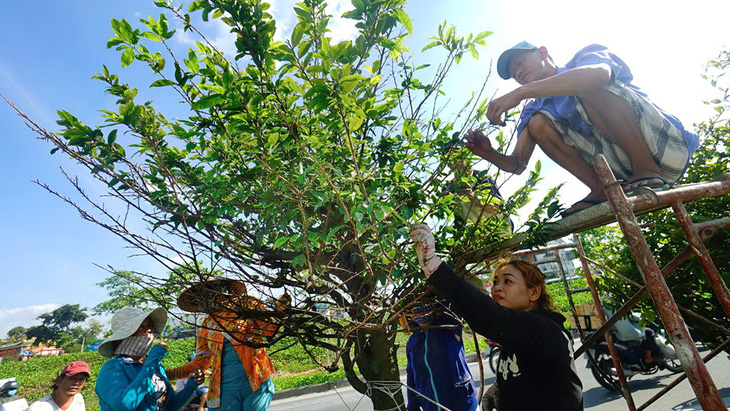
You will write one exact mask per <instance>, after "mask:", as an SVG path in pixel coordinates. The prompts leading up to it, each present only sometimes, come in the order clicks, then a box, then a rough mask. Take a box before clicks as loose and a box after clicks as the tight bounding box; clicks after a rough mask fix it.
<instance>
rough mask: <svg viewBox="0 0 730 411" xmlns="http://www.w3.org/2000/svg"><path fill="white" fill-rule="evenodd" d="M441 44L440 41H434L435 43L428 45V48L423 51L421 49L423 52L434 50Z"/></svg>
mask: <svg viewBox="0 0 730 411" xmlns="http://www.w3.org/2000/svg"><path fill="white" fill-rule="evenodd" d="M439 44H441V42H440V41H434V42H431V43H428V44H427V45H426V47H424V48H423V49H421V51H426V50H428V49H432V48H434V47H436V46H438V45H439Z"/></svg>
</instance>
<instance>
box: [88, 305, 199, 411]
mask: <svg viewBox="0 0 730 411" xmlns="http://www.w3.org/2000/svg"><path fill="white" fill-rule="evenodd" d="M165 323H167V312H166V311H165V310H164V309H163V308H157V309H156V310H153V311H152V312H149V313H148V312H144V311H142V310H140V309H138V308H134V307H124V308H122V309H121V310H119V311H117V312H116V313H115V314H114V316H113V317H112V321H111V328H112V335H111V336H110V337H109V338H107V339H106V340H104V342H103V343H101V345H100V346H99V349H98V351H99V354H101V355H102V356H104V357H113V358H111V359H110V360H109V361H107V362H106V363H105V364H104V365H103V366H102V367H101V371H99V375H98V376H97V378H96V387H95V391H96V394H97V395H98V396H99V405H100V406H101V409H102V411H107V410H114V411H126V410H129V411H132V410H149V411H157V410H165V411H177V410H180V409H182V408H183V407H184V406H185V405H186V404H187V403H188V402H189V401H190V399H191V398H192V396H193V394H194V392H195V388H197V386H198V385H199V384H200V383H202V382H203V379H204V376H203V374H202V373H201V372H200V371H195V372H193V373H191V374H190V378H189V379H188V382H187V384H186V385H185V388H183V389H182V391H180V392H175V390H174V389H173V387H172V385H171V384H170V381H169V379H168V378H167V375H166V374H165V370H164V369H163V368H162V359H163V358H164V357H165V355H167V346H166V345H165V344H164V343H160V344H157V345H155V346H153V345H152V344H153V341H154V339H155V335H160V334H161V333H162V330H164V328H165Z"/></svg>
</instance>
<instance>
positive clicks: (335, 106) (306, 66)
mask: <svg viewBox="0 0 730 411" xmlns="http://www.w3.org/2000/svg"><path fill="white" fill-rule="evenodd" d="M156 4H157V5H158V6H160V7H162V8H163V9H165V13H167V14H165V13H163V14H161V15H160V17H159V18H154V17H150V18H148V19H143V20H141V25H140V26H139V27H134V26H132V24H130V23H129V22H127V21H126V20H112V27H113V29H114V32H115V36H114V37H113V38H112V39H110V40H109V42H108V43H107V45H108V47H110V48H114V49H116V50H117V51H119V52H120V53H121V64H122V66H123V67H126V66H129V65H131V64H133V63H135V64H139V63H143V64H146V65H147V66H148V67H149V69H150V70H151V73H152V75H154V76H155V78H154V81H152V82H151V84H149V85H150V86H151V87H156V88H159V91H161V92H163V93H164V92H165V91H166V92H168V93H169V94H168V95H169V96H172V98H175V99H176V100H177V101H183V102H184V104H185V105H186V108H187V110H186V114H184V116H183V118H182V119H180V120H171V119H170V118H168V117H167V116H165V115H163V113H161V112H159V111H158V110H156V109H155V106H154V105H153V104H152V102H149V101H146V102H142V103H139V102H138V101H137V100H138V99H139V98H140V96H139V95H140V91H139V90H138V89H136V88H133V87H131V86H130V85H128V84H126V83H125V82H123V81H122V80H120V77H119V76H118V75H116V74H113V73H111V72H110V71H109V70H108V68H107V67H103V69H102V71H101V72H100V73H98V74H97V75H96V76H95V78H96V79H98V80H100V81H102V82H104V83H105V84H106V87H107V89H106V91H107V93H108V94H110V95H111V96H113V97H114V98H115V99H116V106H115V108H114V109H107V110H103V111H102V112H103V117H104V118H105V121H106V124H105V125H104V127H103V128H100V127H92V126H88V125H86V124H84V123H83V122H82V121H80V120H79V119H77V118H76V117H74V116H73V115H72V114H70V113H68V112H65V111H59V115H60V117H61V119H60V120H59V122H58V123H59V124H60V125H61V126H62V128H63V129H62V131H61V132H59V133H58V134H53V133H49V132H46V131H45V130H42V129H41V128H38V131H39V133H40V135H41V137H42V138H44V139H46V140H48V141H50V142H52V143H53V144H54V145H55V148H54V149H53V150H52V151H53V152H57V151H58V152H62V153H65V154H66V155H68V156H69V157H70V158H72V159H74V160H75V161H77V162H78V163H80V164H81V165H83V166H85V167H87V168H88V170H89V171H90V172H91V174H92V175H93V176H94V177H96V178H97V179H98V180H99V181H101V182H102V183H103V184H105V185H106V186H107V187H108V189H109V193H108V196H107V197H106V198H105V201H109V198H115V199H117V200H119V201H120V202H122V203H123V204H124V205H126V206H127V207H128V209H129V210H130V211H131V212H134V213H136V214H134V216H135V218H139V219H142V220H143V221H144V222H145V223H146V224H147V225H148V226H149V227H150V228H151V229H150V231H147V232H141V231H135V230H132V229H131V228H130V226H131V224H130V223H129V222H130V221H131V218H132V217H130V216H128V215H124V216H117V215H115V214H113V213H111V212H109V211H108V208H106V207H104V206H103V205H101V204H100V202H99V200H98V199H94V198H91V197H89V196H88V195H86V192H85V191H84V189H83V187H81V186H80V185H79V182H78V180H76V179H73V178H69V181H70V182H71V184H73V185H74V186H75V187H76V189H77V190H78V191H79V193H81V195H82V196H83V197H84V198H85V199H86V200H88V201H89V202H90V204H91V206H90V207H87V208H85V207H82V206H81V205H79V204H76V203H75V202H73V201H72V200H71V199H69V198H68V197H64V196H60V195H59V196H60V197H61V198H63V199H65V200H66V201H68V202H69V203H70V204H72V205H73V206H74V207H77V208H78V209H79V210H80V211H82V212H81V215H82V218H84V219H86V220H89V221H92V222H94V223H97V224H99V225H101V226H103V227H104V228H106V229H108V230H110V231H112V232H114V233H115V234H117V235H119V236H120V237H121V238H123V239H124V240H126V241H127V242H128V243H129V244H130V245H131V246H132V247H133V248H136V249H138V250H141V251H142V252H144V253H146V254H149V255H151V256H152V257H154V258H155V259H157V261H159V262H160V263H161V264H162V265H164V266H165V267H166V268H167V269H168V270H170V271H173V270H172V269H173V268H174V267H183V266H188V267H193V268H192V270H191V272H192V274H193V278H194V279H195V280H205V279H207V278H211V277H214V276H216V275H219V274H222V275H225V276H228V277H231V278H239V279H241V280H243V281H244V282H245V283H246V285H247V287H248V291H249V293H251V294H252V295H255V296H258V297H260V298H261V299H262V300H263V301H264V302H265V303H266V304H268V310H267V311H266V312H253V311H250V310H245V309H243V308H241V309H240V310H239V314H240V315H247V316H260V317H266V318H268V319H269V320H270V321H272V322H275V323H277V324H279V325H280V327H279V329H278V331H277V332H276V333H275V334H274V335H273V336H271V337H270V338H269V339H268V340H266V341H265V342H263V344H264V345H269V344H272V343H274V342H276V341H279V340H280V339H282V338H284V337H291V338H292V339H293V341H296V342H297V344H300V345H302V346H303V347H304V348H305V349H308V348H307V347H320V348H324V349H326V350H329V351H331V352H333V353H334V355H332V357H330V358H331V359H332V360H331V361H330V362H326V363H325V362H324V361H325V360H323V359H321V358H315V360H318V361H319V363H320V364H321V365H322V366H323V367H325V368H326V369H329V370H334V369H336V368H337V367H339V366H340V364H342V365H344V368H345V373H346V375H347V378H348V380H349V381H350V383H351V384H352V385H353V387H354V388H355V389H357V390H358V391H360V392H362V393H367V394H368V395H370V396H371V399H372V401H373V403H374V405H375V408H376V409H391V408H393V407H394V406H400V405H402V403H403V398H402V396H401V394H400V390H398V393H397V394H395V397H391V396H390V395H389V394H388V393H386V392H383V391H382V390H381V389H379V388H380V387H379V386H378V385H377V383H376V382H379V381H399V373H398V364H397V357H396V351H397V346H396V344H395V336H396V333H397V332H398V326H397V319H398V317H399V316H400V315H401V314H402V313H403V312H404V310H406V309H407V307H408V305H409V304H411V303H413V301H414V300H416V299H417V298H419V295H420V294H421V292H422V288H423V285H422V274H421V272H420V269H419V268H418V266H417V264H416V262H415V259H414V257H413V252H412V250H411V247H410V245H409V244H408V242H407V227H408V226H409V225H410V224H412V223H420V222H427V223H429V224H430V225H432V226H433V227H435V232H436V236H437V241H438V249H439V250H444V252H445V253H447V254H448V255H444V258H446V259H447V260H449V261H450V262H451V263H452V265H453V266H454V267H455V269H456V270H457V271H458V272H460V273H462V274H464V275H467V274H468V273H469V271H470V270H472V269H473V267H474V266H475V265H477V264H476V263H479V261H475V260H474V259H473V258H470V257H469V256H470V255H474V254H473V252H474V251H475V250H480V249H483V248H485V247H491V246H493V245H494V244H497V243H498V242H499V241H501V240H502V239H503V236H504V235H505V230H504V227H505V218H504V215H509V214H510V213H511V212H514V210H516V209H518V208H520V207H522V206H524V205H525V204H526V203H527V202H529V200H530V193H531V192H532V190H534V187H535V185H536V184H537V182H538V181H539V179H540V177H539V165H538V169H537V170H536V171H535V172H532V173H531V174H530V175H529V179H528V181H527V183H526V184H525V185H524V187H522V188H520V189H519V190H518V191H517V192H516V193H515V194H514V195H513V196H512V197H511V198H509V199H507V200H506V201H505V202H503V203H500V202H498V201H496V199H495V198H494V197H493V194H492V192H491V191H490V190H488V189H486V190H480V189H477V188H476V187H474V189H473V190H470V189H469V186H474V184H475V178H474V177H473V176H472V174H471V173H470V172H469V171H468V170H467V169H465V168H463V167H458V166H457V165H458V164H460V163H462V162H471V161H473V160H474V159H472V158H471V156H470V153H469V152H468V151H467V150H465V149H463V148H462V147H461V139H460V135H461V134H462V133H463V132H464V131H465V130H466V129H468V128H471V127H477V126H478V125H479V123H480V122H483V121H484V113H485V107H486V100H485V99H482V97H481V96H480V93H476V94H475V95H474V96H473V97H472V98H471V99H470V100H469V101H466V102H464V104H463V106H462V108H461V109H460V111H459V112H458V113H457V114H456V115H455V116H452V118H450V119H449V120H445V119H442V118H441V117H440V113H441V112H442V110H443V109H444V107H443V105H442V104H441V103H440V102H439V100H438V98H439V97H440V96H441V95H442V94H443V89H442V87H443V82H444V80H445V78H446V77H447V74H448V73H449V72H450V70H452V69H453V67H454V65H455V64H457V63H458V62H459V61H460V60H461V59H462V58H463V57H464V56H465V55H467V56H468V55H471V56H473V57H478V55H479V54H478V51H477V47H479V46H484V45H485V44H486V43H485V39H486V37H487V36H488V35H489V34H491V33H489V32H484V33H479V34H476V35H472V34H469V35H467V36H466V37H460V36H458V35H457V33H456V30H455V28H454V27H448V26H447V25H446V24H445V23H444V24H443V25H441V26H440V27H439V30H438V34H437V35H436V36H434V37H432V40H433V41H432V42H431V43H430V44H429V45H428V46H427V47H426V48H425V49H424V51H425V50H427V49H431V48H434V49H438V50H443V52H442V54H441V55H440V57H434V56H433V54H431V53H433V51H432V52H429V55H430V57H428V61H429V62H432V61H433V60H434V59H436V58H438V59H440V62H439V63H438V64H418V63H417V62H414V60H415V57H413V56H412V55H410V54H408V49H407V47H406V46H405V40H406V38H407V36H408V34H409V32H410V31H411V30H412V22H411V20H410V18H409V16H408V15H407V14H406V12H405V11H404V10H403V6H404V1H403V0H379V1H373V0H353V2H352V5H353V10H351V11H348V12H346V13H345V14H344V17H345V18H348V19H352V20H355V22H356V27H357V29H358V32H357V34H356V36H355V39H354V40H351V41H350V40H348V41H341V42H334V41H333V40H332V38H331V35H330V34H329V29H328V25H329V24H330V21H331V18H332V17H331V16H330V15H328V14H327V13H326V12H325V4H324V2H323V1H322V0H305V1H303V2H301V3H298V4H297V5H296V7H295V9H294V11H295V12H296V16H297V19H298V21H297V24H296V25H295V26H294V28H293V31H292V33H291V35H290V37H289V38H288V39H286V40H285V41H281V42H280V41H275V40H274V33H275V30H276V23H275V21H274V20H273V19H272V18H271V15H270V14H269V13H268V12H267V10H268V8H269V6H268V4H266V3H264V2H261V1H258V0H237V1H234V0H205V1H194V2H193V3H191V4H190V7H189V11H188V13H191V14H188V13H186V12H184V11H183V10H182V9H181V8H180V9H179V8H175V7H173V6H171V5H169V4H167V3H165V2H163V1H158V2H156ZM168 15H170V16H173V18H178V19H180V21H182V22H183V25H184V29H183V30H184V31H185V32H187V33H186V35H187V36H191V35H193V36H198V40H199V41H198V42H197V43H196V46H195V48H193V49H191V50H188V51H187V52H185V53H182V54H180V53H177V52H176V51H175V50H173V49H174V47H173V43H172V41H171V39H172V38H173V37H174V36H175V35H177V34H178V33H176V31H175V30H171V29H170V27H169V24H168ZM210 18H218V19H220V20H221V21H222V22H223V23H225V24H226V25H228V26H229V27H230V31H231V32H232V33H233V34H235V36H236V40H235V46H236V50H237V52H236V55H235V60H228V59H226V58H225V56H224V55H223V54H221V53H220V52H219V51H218V50H217V49H216V48H215V47H214V46H213V45H212V44H211V43H210V42H208V40H207V39H206V38H205V37H204V36H203V35H202V34H201V32H200V31H198V29H197V28H196V25H198V24H201V23H200V22H199V20H198V19H202V20H203V21H208V20H209V19H210ZM434 51H435V50H434ZM425 76H428V77H429V78H430V80H423V77H425ZM482 90H483V87H482ZM120 131H121V132H120ZM487 131H489V130H487ZM491 131H494V129H491ZM493 137H495V138H496V140H497V141H498V142H499V144H500V146H502V148H504V146H506V145H508V144H510V143H511V142H512V140H511V139H509V138H507V137H506V136H503V135H502V134H501V133H499V134H497V135H496V136H493ZM452 171H453V173H452ZM46 188H47V189H48V190H49V191H50V192H52V193H54V194H55V193H56V192H55V191H53V190H52V189H51V188H50V187H47V186H46ZM556 195H557V190H552V191H551V192H550V194H549V195H548V197H547V198H546V199H545V200H544V201H543V202H542V203H541V207H540V208H539V209H538V210H536V212H535V213H533V214H532V215H531V217H530V224H529V228H530V229H531V230H534V231H538V230H540V229H541V227H543V225H544V223H545V221H547V220H549V219H550V218H552V217H554V216H555V214H556V212H557V211H558V208H559V207H558V204H557V202H556V200H555V198H556ZM485 204H492V205H494V206H495V207H497V209H498V211H499V212H497V213H483V212H477V213H467V214H466V215H470V216H471V217H470V218H465V219H458V220H457V219H456V218H455V212H456V211H457V210H462V209H463V207H468V206H469V205H472V206H475V207H477V208H478V209H480V210H481V209H482V206H483V205H485ZM462 215H464V214H462ZM135 226H139V225H135ZM181 262H184V263H181ZM208 264H210V265H211V266H213V267H215V269H216V270H219V271H215V272H211V271H206V270H202V269H200V267H203V266H206V267H207V266H208ZM135 275H136V274H135ZM132 279H134V280H132ZM169 280H170V281H173V282H175V284H177V285H184V284H186V283H189V282H190V281H191V280H190V279H183V278H179V277H175V276H173V277H171V278H170V279H169ZM151 281H152V279H151V278H150V277H139V278H137V277H133V276H131V275H129V276H126V277H117V278H116V279H114V280H110V281H109V282H105V283H102V284H104V285H102V286H105V287H107V288H109V289H111V290H115V291H119V292H120V294H119V295H120V296H122V297H125V296H127V295H128V294H125V293H127V292H136V290H134V289H131V288H128V287H129V286H130V283H134V284H137V285H141V284H145V285H146V286H147V288H153V287H154V286H155V285H156V283H154V284H150V282H151ZM284 292H286V293H287V294H288V295H290V296H291V297H292V301H291V303H290V304H289V307H288V308H287V309H286V310H285V311H284V312H274V310H273V308H274V307H273V304H274V303H273V301H274V300H275V298H277V297H278V296H279V295H281V294H282V293H284ZM168 297H172V298H174V295H172V294H171V295H169V296H168ZM125 298H126V297H125ZM133 298H135V299H136V298H138V296H137V295H136V294H135V296H134V297H133ZM143 301H147V300H143ZM166 301H171V300H166ZM323 306H329V307H330V308H331V310H329V311H328V312H329V313H332V312H334V313H337V314H342V315H327V314H325V313H322V312H321V311H320V310H317V309H316V308H317V307H323ZM102 309H103V310H111V307H109V308H102ZM249 344H251V343H249ZM310 352H312V351H311V350H310ZM393 401H395V403H394V402H393Z"/></svg>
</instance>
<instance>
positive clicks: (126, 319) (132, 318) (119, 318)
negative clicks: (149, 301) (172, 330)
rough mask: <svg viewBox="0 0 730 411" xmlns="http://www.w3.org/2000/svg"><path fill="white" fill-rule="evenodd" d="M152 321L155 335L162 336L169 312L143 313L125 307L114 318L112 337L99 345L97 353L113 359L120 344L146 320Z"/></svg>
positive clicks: (153, 311)
mask: <svg viewBox="0 0 730 411" xmlns="http://www.w3.org/2000/svg"><path fill="white" fill-rule="evenodd" d="M148 317H149V319H150V320H151V321H152V327H153V328H154V329H155V333H157V334H162V331H163V330H164V329H165V324H167V311H166V310H165V309H164V308H161V307H160V308H156V309H154V310H152V311H149V312H148V311H142V310H140V309H139V308H136V307H124V308H122V309H121V310H119V311H117V312H116V313H114V315H113V316H112V335H110V336H109V338H107V339H106V340H104V342H102V343H101V344H100V345H99V348H98V349H97V351H98V352H99V354H101V355H102V356H104V357H113V356H114V351H116V349H117V346H118V345H119V343H120V342H121V341H122V340H123V339H125V338H127V337H131V336H132V334H134V333H135V332H137V330H138V329H139V326H140V325H142V322H143V321H144V320H145V318H148Z"/></svg>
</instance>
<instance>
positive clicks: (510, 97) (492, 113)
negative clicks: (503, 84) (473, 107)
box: [487, 91, 522, 125]
mask: <svg viewBox="0 0 730 411" xmlns="http://www.w3.org/2000/svg"><path fill="white" fill-rule="evenodd" d="M521 101H522V99H521V98H519V97H517V96H516V93H515V91H511V92H509V93H507V94H505V95H503V96H502V97H497V98H495V99H494V100H492V101H490V102H489V108H487V118H488V119H489V122H490V123H492V124H499V125H503V124H504V121H503V120H502V114H504V113H506V112H507V111H509V110H510V109H513V108H515V107H517V105H518V104H520V102H521Z"/></svg>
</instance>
